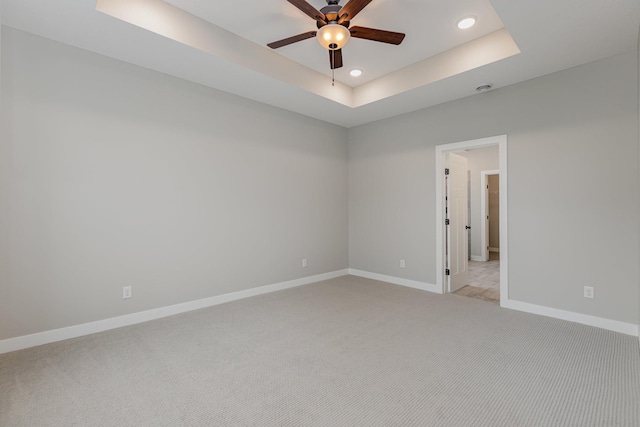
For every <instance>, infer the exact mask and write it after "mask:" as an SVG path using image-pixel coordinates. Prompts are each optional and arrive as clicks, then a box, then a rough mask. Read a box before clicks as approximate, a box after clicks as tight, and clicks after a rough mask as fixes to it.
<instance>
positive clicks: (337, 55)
mask: <svg viewBox="0 0 640 427" xmlns="http://www.w3.org/2000/svg"><path fill="white" fill-rule="evenodd" d="M329 63H330V64H331V69H332V70H335V69H336V68H341V67H342V49H337V50H330V51H329Z"/></svg>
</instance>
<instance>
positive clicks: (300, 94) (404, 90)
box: [0, 0, 640, 127]
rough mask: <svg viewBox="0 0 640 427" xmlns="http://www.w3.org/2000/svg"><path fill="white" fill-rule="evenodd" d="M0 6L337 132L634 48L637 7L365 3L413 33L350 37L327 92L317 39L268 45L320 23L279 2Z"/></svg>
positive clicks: (48, 32)
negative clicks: (381, 39) (467, 25)
mask: <svg viewBox="0 0 640 427" xmlns="http://www.w3.org/2000/svg"><path fill="white" fill-rule="evenodd" d="M0 1H1V7H2V11H1V13H2V23H3V24H4V25H7V26H10V27H13V28H17V29H21V30H23V31H27V32H31V33H34V34H37V35H40V36H43V37H47V38H50V39H53V40H57V41H60V42H63V43H67V44H70V45H73V46H77V47H80V48H83V49H86V50H90V51H94V52H97V53H100V54H103V55H107V56H110V57H113V58H116V59H120V60H123V61H126V62H130V63H133V64H136V65H140V66H143V67H146V68H150V69H154V70H157V71H160V72H163V73H166V74H170V75H174V76H177V77H180V78H183V79H187V80H190V81H194V82H196V83H200V84H203V85H206V86H209V87H213V88H216V89H220V90H223V91H226V92H230V93H235V94H238V95H240V96H243V97H246V98H250V99H254V100H257V101H260V102H264V103H267V104H271V105H274V106H277V107H281V108H284V109H287V110H290V111H294V112H298V113H301V114H304V115H307V116H310V117H315V118H318V119H320V120H324V121H328V122H331V123H335V124H338V125H341V126H345V127H352V126H356V125H359V124H363V123H367V122H370V121H374V120H378V119H382V118H386V117H390V116H394V115H398V114H402V113H406V112H409V111H414V110H417V109H420V108H425V107H428V106H432V105H436V104H439V103H442V102H447V101H451V100H454V99H458V98H462V97H465V96H471V95H475V88H476V87H477V86H478V85H480V84H484V83H488V82H491V83H493V84H494V87H496V88H498V87H503V86H507V85H510V84H514V83H518V82H521V81H524V80H528V79H531V78H535V77H539V76H541V75H545V74H549V73H552V72H555V71H559V70H563V69H566V68H570V67H573V66H576V65H580V64H584V63H587V62H591V61H594V60H597V59H601V58H604V57H607V56H611V55H615V54H619V53H623V52H627V51H630V50H632V49H635V48H636V46H637V43H638V28H639V24H640V1H638V0H518V1H514V0H491V2H489V1H488V0H373V1H372V2H371V4H369V5H368V6H367V7H366V8H365V9H364V10H363V11H362V12H361V13H360V14H358V15H357V16H356V17H355V18H354V20H353V23H352V25H359V26H366V27H373V28H380V29H385V30H390V31H399V32H404V33H406V35H407V36H406V38H405V40H404V42H403V43H402V44H401V45H400V46H393V45H386V44H383V43H376V42H371V41H368V40H358V39H352V40H351V41H350V42H349V44H348V45H347V46H346V47H345V48H344V64H345V67H344V68H343V69H340V70H337V73H336V80H337V82H336V85H335V86H331V80H330V69H329V61H328V54H327V52H326V51H323V49H322V48H321V47H320V46H319V45H318V43H317V42H316V41H315V40H313V39H309V40H305V41H302V42H299V43H296V44H295V45H291V46H286V47H283V48H280V49H277V50H275V51H274V50H271V49H269V48H268V47H266V46H265V45H266V43H268V42H271V41H275V40H278V39H282V38H284V37H288V36H292V35H295V34H298V33H303V32H306V31H311V30H314V29H315V23H314V21H313V20H312V19H311V18H309V17H308V16H306V15H304V14H303V13H302V12H300V11H299V10H298V9H296V8H295V7H294V6H293V5H291V4H289V3H288V2H287V1H286V0H234V1H232V2H231V1H229V2H219V1H216V2H212V1H210V0H207V1H205V0H165V1H162V0H97V5H98V9H99V10H101V11H102V12H104V13H102V12H100V11H97V10H96V0H56V1H51V0H0ZM346 1H347V0H342V4H344V2H346ZM309 2H310V3H311V4H312V5H313V6H314V7H316V8H317V9H320V8H322V7H323V6H324V5H325V4H326V3H325V0H310V1H309ZM466 15H475V16H477V17H478V25H477V26H476V27H474V28H473V29H472V30H469V31H467V32H463V31H460V30H458V29H457V28H456V27H455V23H456V21H457V19H459V18H461V17H463V16H466ZM496 30H497V31H496ZM354 67H359V68H362V69H364V72H365V74H364V75H363V77H362V78H360V79H358V80H355V79H353V78H352V77H350V76H348V74H347V72H348V71H349V70H350V69H351V68H354ZM475 96H482V95H475Z"/></svg>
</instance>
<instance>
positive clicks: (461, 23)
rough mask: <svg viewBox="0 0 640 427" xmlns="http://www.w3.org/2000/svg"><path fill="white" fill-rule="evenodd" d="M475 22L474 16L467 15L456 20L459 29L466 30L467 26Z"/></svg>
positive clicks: (471, 25) (469, 26)
mask: <svg viewBox="0 0 640 427" xmlns="http://www.w3.org/2000/svg"><path fill="white" fill-rule="evenodd" d="M475 24H476V17H475V16H467V17H466V18H462V19H461V20H459V21H458V28H460V29H461V30H466V29H468V28H471V27H473V26H474V25H475Z"/></svg>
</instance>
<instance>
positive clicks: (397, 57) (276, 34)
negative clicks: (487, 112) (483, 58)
mask: <svg viewBox="0 0 640 427" xmlns="http://www.w3.org/2000/svg"><path fill="white" fill-rule="evenodd" d="M164 1H166V2H167V3H169V4H172V5H174V6H176V7H179V8H181V9H183V10H186V11H187V12H189V13H191V14H193V15H196V16H199V17H201V18H203V19H205V20H207V21H209V22H211V23H213V24H215V25H217V26H219V27H222V28H224V29H225V30H228V31H231V32H232V33H235V34H237V35H239V36H241V37H243V38H245V39H247V40H251V41H252V42H254V43H257V44H259V45H261V46H266V45H267V43H269V42H272V41H276V40H280V39H284V38H286V37H290V36H293V35H296V34H301V33H305V32H307V31H314V30H316V25H315V21H314V20H312V19H311V18H309V17H308V16H307V15H305V14H304V13H302V12H301V11H300V10H298V9H297V8H296V7H294V6H293V5H292V4H290V3H289V2H287V1H286V0H263V1H255V0H235V1H233V2H212V1H204V0H164ZM308 1H309V3H310V4H311V5H312V6H314V7H315V8H316V9H318V10H319V9H321V8H322V7H324V6H326V5H327V3H326V0H308ZM346 2H347V0H341V1H340V4H341V5H345V4H346ZM400 5H401V6H400ZM238 11H247V12H246V13H238ZM469 15H473V16H475V17H477V18H478V22H477V25H475V26H474V27H473V28H471V29H469V30H467V31H461V30H459V29H458V28H457V27H456V23H457V21H458V19H460V18H463V17H466V16H469ZM351 26H363V27H369V28H379V29H382V30H389V31H396V32H401V33H402V32H405V31H406V32H407V37H406V38H405V40H404V41H403V42H402V44H401V45H400V46H394V45H389V44H385V43H377V42H372V41H369V40H362V39H356V38H353V39H351V40H350V41H349V43H348V44H347V46H346V47H345V48H344V49H343V56H344V67H343V68H341V69H337V70H336V79H339V80H340V81H342V82H343V83H345V84H347V85H349V86H357V85H359V84H362V83H366V82H368V81H371V80H373V79H376V78H378V77H381V76H384V75H385V74H388V73H390V72H392V71H396V70H398V69H400V68H404V67H406V66H408V65H411V64H414V63H416V62H418V61H421V60H423V59H425V58H429V57H431V56H434V55H436V54H438V53H441V52H444V51H446V50H449V49H451V48H453V47H456V46H459V45H461V44H463V43H466V42H468V41H471V40H474V39H476V38H478V37H480V36H484V35H486V34H489V33H492V32H494V31H497V30H499V29H501V28H502V27H503V24H502V22H501V21H500V18H499V17H498V15H497V14H496V13H495V11H494V10H493V8H492V7H491V4H490V3H489V1H488V0H458V1H442V0H374V1H372V2H371V3H370V4H369V5H367V6H366V7H365V8H364V9H363V10H362V12H360V13H359V14H358V15H357V16H356V17H355V19H354V20H353V21H352V22H351ZM277 52H278V53H279V54H281V55H284V56H286V57H287V58H289V59H292V60H294V61H296V62H298V63H300V64H303V65H305V66H306V67H309V68H311V69H313V70H316V71H318V72H319V73H323V74H326V75H328V74H329V73H330V68H329V55H328V54H327V51H326V50H325V49H324V48H322V47H321V46H320V44H319V43H318V42H317V41H315V40H314V39H309V40H305V41H302V42H298V43H295V44H293V45H289V46H285V47H282V48H280V49H278V50H277ZM353 68H360V69H362V70H364V71H365V73H364V74H363V75H362V77H360V78H358V79H355V78H353V77H351V76H350V75H349V71H350V70H351V69H353Z"/></svg>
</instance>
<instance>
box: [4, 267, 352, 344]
mask: <svg viewBox="0 0 640 427" xmlns="http://www.w3.org/2000/svg"><path fill="white" fill-rule="evenodd" d="M347 274H349V270H348V269H344V270H338V271H333V272H330V273H324V274H318V275H316V276H309V277H303V278H300V279H296V280H290V281H288V282H281V283H275V284H272V285H266V286H260V287H257V288H252V289H247V290H244V291H238V292H232V293H230V294H224V295H217V296H214V297H210V298H204V299H199V300H196V301H189V302H185V303H181V304H175V305H170V306H167V307H160V308H155V309H152V310H147V311H141V312H138V313H132V314H126V315H124V316H119V317H112V318H110V319H104V320H98V321H95V322H89V323H83V324H81V325H74V326H69V327H66V328H60V329H54V330H51V331H45V332H39V333H36V334H31V335H24V336H21V337H15V338H9V339H5V340H1V341H0V354H2V353H9V352H11V351H16V350H22V349H25V348H29V347H35V346H38V345H43V344H49V343H52V342H56V341H62V340H66V339H70V338H77V337H81V336H83V335H89V334H94V333H97V332H103V331H107V330H110V329H115V328H120V327H122V326H129V325H135V324H136V323H142V322H148V321H149V320H155V319H160V318H162V317H168V316H173V315H174V314H180V313H185V312H188V311H193V310H198V309H201V308H206V307H211V306H214V305H219V304H224V303H226V302H231V301H236V300H239V299H243V298H249V297H253V296H256V295H262V294H266V293H270V292H276V291H281V290H284V289H289V288H294V287H296V286H302V285H308V284H310V283H315V282H320V281H323V280H329V279H333V278H336V277H340V276H346V275H347Z"/></svg>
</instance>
